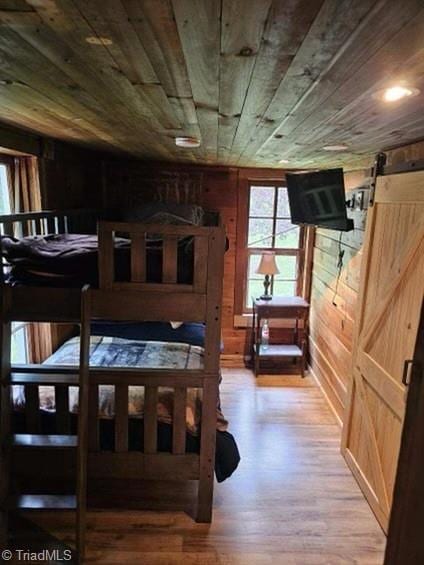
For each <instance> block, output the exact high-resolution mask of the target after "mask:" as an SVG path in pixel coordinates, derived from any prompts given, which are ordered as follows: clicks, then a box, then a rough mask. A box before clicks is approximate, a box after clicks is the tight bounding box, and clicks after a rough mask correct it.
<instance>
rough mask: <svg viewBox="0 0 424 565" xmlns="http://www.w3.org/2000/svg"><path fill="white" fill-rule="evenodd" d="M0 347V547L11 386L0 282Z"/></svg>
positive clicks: (1, 543)
mask: <svg viewBox="0 0 424 565" xmlns="http://www.w3.org/2000/svg"><path fill="white" fill-rule="evenodd" d="M0 288H1V296H0V308H1V313H0V314H1V320H0V347H1V360H0V364H1V375H0V394H1V407H0V410H1V415H0V417H1V420H0V442H1V459H0V504H1V509H0V547H1V548H4V547H6V546H7V532H8V511H7V497H8V494H9V486H10V476H9V472H10V469H9V466H10V457H9V455H10V446H9V445H8V441H7V440H8V438H9V435H10V431H11V430H10V410H11V406H10V395H11V388H10V386H9V383H8V381H9V378H10V348H11V333H12V330H11V324H10V321H9V320H8V313H7V310H8V307H7V305H8V293H7V290H6V288H5V286H4V284H2V283H1V284H0Z"/></svg>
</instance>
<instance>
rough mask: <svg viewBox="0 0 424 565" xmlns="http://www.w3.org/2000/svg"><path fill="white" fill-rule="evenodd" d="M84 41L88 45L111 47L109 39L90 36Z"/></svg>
mask: <svg viewBox="0 0 424 565" xmlns="http://www.w3.org/2000/svg"><path fill="white" fill-rule="evenodd" d="M85 40H86V42H87V43H89V44H90V45H112V43H113V41H112V40H111V39H109V37H98V36H97V35H90V36H89V37H86V38H85Z"/></svg>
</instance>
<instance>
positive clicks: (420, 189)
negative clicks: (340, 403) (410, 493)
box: [342, 172, 424, 530]
mask: <svg viewBox="0 0 424 565" xmlns="http://www.w3.org/2000/svg"><path fill="white" fill-rule="evenodd" d="M363 254H364V257H363V261H362V271H361V283H360V291H359V310H358V319H357V323H356V336H355V344H354V352H353V378H352V383H351V387H350V391H349V402H348V408H347V413H346V418H345V424H344V430H343V441H342V451H343V454H344V456H345V458H346V461H347V463H348V465H349V467H350V468H351V470H352V472H353V474H354V475H355V477H356V479H357V481H358V482H359V484H360V486H361V488H362V490H363V492H364V494H365V496H366V497H367V499H368V501H369V503H370V505H371V507H372V509H373V510H374V512H375V514H376V516H377V518H378V520H379V521H380V523H381V525H382V527H383V528H384V530H387V525H388V519H389V513H390V507H391V502H392V493H393V485H394V480H395V475H396V467H397V460H398V453H399V445H400V437H401V431H402V422H403V416H404V412H405V384H403V383H402V375H403V373H404V367H405V361H406V360H408V359H412V357H413V353H414V346H415V341H416V337H417V331H418V324H419V318H420V309H421V302H422V299H423V293H424V172H413V173H404V174H397V175H390V176H385V177H379V178H378V180H377V186H376V191H375V200H374V205H373V206H372V207H370V209H369V211H368V218H367V230H366V235H365V246H364V250H363Z"/></svg>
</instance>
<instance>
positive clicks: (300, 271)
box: [234, 170, 309, 325]
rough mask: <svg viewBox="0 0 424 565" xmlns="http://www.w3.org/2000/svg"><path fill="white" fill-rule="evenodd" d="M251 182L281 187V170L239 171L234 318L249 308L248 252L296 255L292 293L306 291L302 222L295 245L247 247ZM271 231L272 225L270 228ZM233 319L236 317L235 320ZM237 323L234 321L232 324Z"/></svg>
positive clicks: (282, 173)
mask: <svg viewBox="0 0 424 565" xmlns="http://www.w3.org/2000/svg"><path fill="white" fill-rule="evenodd" d="M251 186H263V187H267V186H270V187H274V188H275V189H278V187H285V186H286V180H285V174H284V171H281V170H280V171H278V172H277V171H272V172H270V174H269V176H268V175H266V174H264V173H263V172H260V171H258V172H256V171H254V170H253V171H252V170H250V171H245V172H241V173H240V175H239V184H238V201H237V208H238V211H237V244H236V270H235V280H234V315H235V317H236V319H237V318H238V317H240V316H246V315H251V312H252V308H251V307H248V306H247V300H246V298H247V297H246V293H247V284H248V275H247V269H248V265H249V257H250V255H257V254H260V253H261V252H262V250H265V249H266V250H273V251H274V252H275V254H276V255H279V256H296V257H297V261H298V263H297V279H296V294H297V295H298V296H304V297H305V293H306V292H307V289H306V288H305V280H306V277H305V269H304V266H305V249H306V247H307V244H308V239H309V238H308V231H309V230H307V229H306V228H305V227H304V226H299V229H300V234H299V248H287V249H284V248H280V249H274V248H272V247H267V248H256V247H251V248H249V247H248V230H249V218H250V215H249V212H250V210H249V208H250V188H251ZM276 206H277V198H275V202H274V214H273V216H272V218H273V222H274V226H275V223H276V221H277V217H276ZM273 231H274V232H275V229H273ZM235 321H236V320H235ZM236 325H238V324H236Z"/></svg>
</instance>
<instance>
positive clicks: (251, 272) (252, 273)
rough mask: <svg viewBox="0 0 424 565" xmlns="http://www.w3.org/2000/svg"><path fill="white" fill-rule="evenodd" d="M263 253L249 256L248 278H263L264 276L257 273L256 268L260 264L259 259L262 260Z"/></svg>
mask: <svg viewBox="0 0 424 565" xmlns="http://www.w3.org/2000/svg"><path fill="white" fill-rule="evenodd" d="M261 257H262V255H260V254H259V255H250V257H249V268H248V272H247V278H248V279H260V280H263V279H264V276H263V275H260V274H258V273H256V269H257V268H258V266H259V261H260V260H261Z"/></svg>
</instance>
